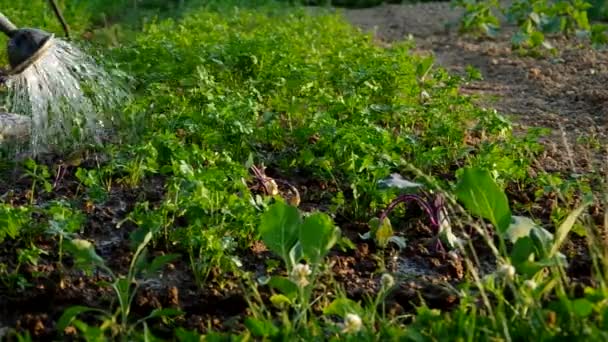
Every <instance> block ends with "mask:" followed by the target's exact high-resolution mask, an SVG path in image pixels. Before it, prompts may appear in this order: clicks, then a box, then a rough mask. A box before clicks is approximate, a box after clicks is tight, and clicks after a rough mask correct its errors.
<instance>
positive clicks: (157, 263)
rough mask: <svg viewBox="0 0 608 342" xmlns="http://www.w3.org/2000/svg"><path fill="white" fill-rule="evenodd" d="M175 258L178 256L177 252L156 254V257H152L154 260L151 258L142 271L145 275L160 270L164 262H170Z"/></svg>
mask: <svg viewBox="0 0 608 342" xmlns="http://www.w3.org/2000/svg"><path fill="white" fill-rule="evenodd" d="M177 258H179V254H166V255H160V256H157V257H156V258H154V260H152V262H151V263H149V264H148V265H147V266H146V267H145V268H144V270H143V271H144V273H145V274H146V275H152V274H154V273H156V272H158V271H159V270H161V269H162V268H163V267H164V266H165V265H166V264H168V263H170V262H171V261H173V260H176V259H177Z"/></svg>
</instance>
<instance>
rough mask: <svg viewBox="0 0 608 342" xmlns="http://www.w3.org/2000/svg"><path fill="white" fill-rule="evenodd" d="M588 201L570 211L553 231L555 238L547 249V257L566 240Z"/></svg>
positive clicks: (557, 249) (554, 252)
mask: <svg viewBox="0 0 608 342" xmlns="http://www.w3.org/2000/svg"><path fill="white" fill-rule="evenodd" d="M589 204H590V203H589V202H587V203H584V204H583V205H581V206H580V207H578V208H577V209H575V210H574V211H572V212H571V213H570V214H569V215H568V217H566V219H565V220H564V222H562V224H561V225H560V226H559V227H558V228H557V230H556V231H555V240H554V242H553V246H551V250H550V251H549V257H553V256H554V255H555V254H556V253H557V252H558V251H559V249H560V247H561V246H562V244H563V243H564V241H566V237H567V236H568V233H569V232H570V230H571V229H572V227H573V226H574V224H575V223H576V220H577V219H578V217H579V216H580V215H581V214H582V213H583V210H585V209H586V208H587V206H589Z"/></svg>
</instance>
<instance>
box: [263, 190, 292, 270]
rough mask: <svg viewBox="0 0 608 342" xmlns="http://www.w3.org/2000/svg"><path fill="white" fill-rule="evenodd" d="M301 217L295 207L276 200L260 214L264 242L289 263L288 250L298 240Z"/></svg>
mask: <svg viewBox="0 0 608 342" xmlns="http://www.w3.org/2000/svg"><path fill="white" fill-rule="evenodd" d="M300 224H301V219H300V213H299V212H298V209H297V208H296V207H292V206H290V205H287V204H285V203H283V202H282V201H277V202H276V203H274V204H273V205H271V206H270V208H269V209H268V211H266V212H265V213H264V214H263V215H262V222H261V224H260V235H261V236H262V240H263V241H264V244H266V246H267V247H268V248H269V249H270V250H271V251H273V252H275V253H276V254H278V255H279V256H280V257H281V258H283V260H284V261H285V262H286V263H288V264H289V251H290V250H291V248H292V247H293V246H294V244H295V243H296V241H297V240H298V234H299V229H300Z"/></svg>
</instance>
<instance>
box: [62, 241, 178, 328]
mask: <svg viewBox="0 0 608 342" xmlns="http://www.w3.org/2000/svg"><path fill="white" fill-rule="evenodd" d="M141 233H142V234H139V235H143V236H142V239H141V240H140V241H138V245H137V249H136V250H135V253H134V254H133V258H132V260H131V264H130V265H129V272H128V274H127V275H126V276H121V275H116V274H114V272H112V270H111V269H109V268H108V267H107V266H106V265H105V263H104V261H103V259H102V258H101V257H100V256H99V255H97V253H96V252H95V247H94V246H93V244H91V243H90V242H89V241H87V240H82V239H72V240H67V241H66V246H65V249H66V250H67V251H69V252H70V253H71V254H72V255H73V257H74V262H75V265H76V266H77V267H81V268H83V269H85V270H88V271H91V270H93V269H94V268H100V269H101V270H103V271H104V272H105V273H106V274H107V275H108V276H109V277H110V279H111V280H110V282H106V281H104V282H102V285H106V286H109V287H110V288H111V289H112V290H113V292H114V295H115V296H116V297H115V298H116V300H117V302H118V306H117V308H116V309H115V310H112V309H97V308H91V307H86V306H73V307H70V308H68V309H67V310H66V311H64V313H63V314H62V315H61V317H60V318H59V320H58V321H57V327H58V329H59V330H60V331H63V330H64V329H65V328H67V327H68V325H70V324H74V325H75V326H76V327H77V328H78V329H80V331H81V332H83V333H84V334H85V335H89V336H90V334H91V333H94V336H97V337H101V336H105V335H107V334H109V336H112V337H121V338H123V339H126V338H128V336H131V335H132V334H133V333H135V329H136V328H138V327H139V325H143V326H144V329H147V325H146V321H147V320H149V319H153V318H161V317H172V316H177V315H180V314H181V311H179V310H175V309H156V310H154V311H152V312H151V313H150V314H149V315H148V316H146V317H143V318H140V319H138V320H137V321H135V322H131V305H132V303H133V299H134V298H135V295H136V294H137V290H138V289H139V288H140V287H141V285H142V284H143V283H144V282H145V280H146V279H147V278H150V277H152V276H153V275H154V274H155V273H156V272H158V271H159V270H160V269H161V268H162V267H163V266H164V265H165V264H166V263H167V262H170V261H171V260H173V259H175V257H176V256H175V255H171V254H168V255H162V256H158V257H156V258H154V259H153V260H152V261H148V260H147V249H146V246H147V245H148V244H149V243H150V241H151V240H152V237H153V232H152V231H149V230H146V231H141ZM136 236H137V235H136ZM136 241H137V239H136ZM86 312H90V313H94V314H96V315H97V316H98V318H99V319H100V320H101V321H102V324H101V328H100V329H96V328H93V330H91V329H92V328H90V327H89V326H88V325H86V324H84V323H83V322H81V321H78V320H76V321H74V320H75V319H76V317H77V316H79V315H81V314H83V313H86Z"/></svg>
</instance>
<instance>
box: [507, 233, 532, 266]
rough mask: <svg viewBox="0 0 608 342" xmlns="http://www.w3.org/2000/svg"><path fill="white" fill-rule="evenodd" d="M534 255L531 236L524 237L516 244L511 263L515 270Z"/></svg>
mask: <svg viewBox="0 0 608 342" xmlns="http://www.w3.org/2000/svg"><path fill="white" fill-rule="evenodd" d="M533 253H534V242H533V241H532V238H530V237H529V236H526V237H522V238H520V239H518V240H517V242H515V245H513V250H512V251H511V263H512V264H513V266H515V268H518V266H519V265H521V264H523V263H524V262H526V261H528V259H530V256H531V255H532V254H533Z"/></svg>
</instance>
